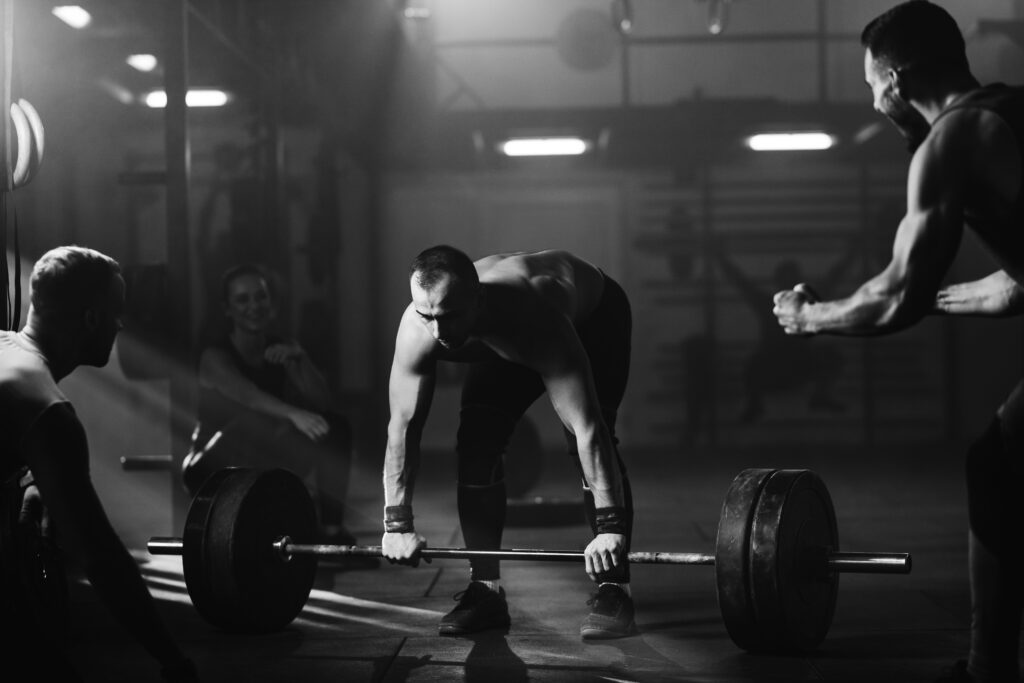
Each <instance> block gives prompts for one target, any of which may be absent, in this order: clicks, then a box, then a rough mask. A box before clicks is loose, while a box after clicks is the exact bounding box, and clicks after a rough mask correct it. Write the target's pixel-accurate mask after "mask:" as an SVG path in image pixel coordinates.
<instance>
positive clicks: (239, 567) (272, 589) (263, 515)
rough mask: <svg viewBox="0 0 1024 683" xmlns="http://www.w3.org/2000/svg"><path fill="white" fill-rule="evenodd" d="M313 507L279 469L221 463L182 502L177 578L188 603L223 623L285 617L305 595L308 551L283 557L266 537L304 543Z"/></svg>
mask: <svg viewBox="0 0 1024 683" xmlns="http://www.w3.org/2000/svg"><path fill="white" fill-rule="evenodd" d="M315 532H316V509H315V507H314V505H313V501H312V498H311V497H310V495H309V492H308V491H307V490H306V487H305V485H304V484H303V483H302V480H301V479H299V478H298V477H297V476H296V475H294V474H292V473H291V472H288V471H286V470H282V469H274V470H254V469H247V468H227V469H225V470H220V471H218V472H216V473H215V474H214V475H212V476H211V477H210V478H209V479H208V480H207V481H206V482H205V483H204V484H203V486H202V487H201V488H200V490H199V492H198V493H197V494H196V497H195V499H194V500H193V502H192V505H191V506H190V507H189V513H188V517H187V520H186V523H185V535H184V542H183V555H184V556H183V568H184V573H185V583H186V586H187V587H188V591H189V595H190V596H191V598H192V602H193V604H194V605H195V607H196V610H197V611H198V612H199V613H200V614H201V615H202V616H203V618H204V619H206V620H207V621H208V622H210V623H211V624H214V625H216V626H219V627H221V628H224V629H225V630H229V631H236V632H245V633H269V632H273V631H277V630H280V629H282V628H284V627H285V626H287V625H288V624H289V623H291V622H292V621H293V620H294V619H295V617H296V616H298V614H299V612H301V611H302V607H303V606H304V605H305V604H306V601H307V600H308V599H309V593H310V591H311V590H312V588H313V581H314V580H315V578H316V567H317V560H316V556H314V555H303V556H295V557H291V558H289V559H287V560H285V559H284V558H282V557H281V556H280V554H279V553H276V552H275V551H274V548H273V542H274V541H275V540H276V539H278V538H280V537H281V536H284V535H288V536H290V537H291V538H292V539H294V540H295V541H296V542H297V543H311V542H312V541H313V540H314V536H315Z"/></svg>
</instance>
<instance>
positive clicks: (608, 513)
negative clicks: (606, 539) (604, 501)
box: [594, 507, 627, 536]
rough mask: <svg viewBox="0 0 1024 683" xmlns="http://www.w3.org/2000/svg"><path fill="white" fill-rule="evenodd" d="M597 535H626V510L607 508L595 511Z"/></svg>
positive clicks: (622, 508)
mask: <svg viewBox="0 0 1024 683" xmlns="http://www.w3.org/2000/svg"><path fill="white" fill-rule="evenodd" d="M594 517H595V519H596V521H597V533H599V534H622V535H623V536H625V535H626V531H627V529H626V508H624V507H606V508H597V509H596V510H594Z"/></svg>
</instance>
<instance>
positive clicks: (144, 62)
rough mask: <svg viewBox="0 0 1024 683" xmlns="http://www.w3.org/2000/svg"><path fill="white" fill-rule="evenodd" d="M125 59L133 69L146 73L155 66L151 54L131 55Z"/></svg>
mask: <svg viewBox="0 0 1024 683" xmlns="http://www.w3.org/2000/svg"><path fill="white" fill-rule="evenodd" d="M125 61H126V62H128V65H129V66H130V67H132V68H133V69H137V70H139V71H142V72H146V73H148V72H150V71H152V70H153V69H155V68H156V57H155V56H153V55H131V56H129V57H128V59H126V60H125Z"/></svg>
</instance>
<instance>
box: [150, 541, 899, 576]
mask: <svg viewBox="0 0 1024 683" xmlns="http://www.w3.org/2000/svg"><path fill="white" fill-rule="evenodd" d="M146 547H147V548H148V550H149V552H150V554H152V555H181V554H182V551H183V547H184V544H183V542H182V540H181V539H180V538H172V537H155V538H151V539H149V543H148V544H147V545H146ZM274 548H275V550H276V551H277V552H279V553H280V554H282V555H283V556H284V557H288V556H289V555H293V554H294V555H323V556H331V557H345V556H362V557H382V553H381V548H380V546H358V545H323V544H301V543H292V542H291V541H290V539H288V537H287V536H285V537H282V538H280V539H278V540H277V541H276V542H275V543H274ZM420 557H422V558H424V559H429V560H432V559H471V558H474V557H489V558H492V559H498V560H527V561H532V562H578V561H582V560H583V552H582V551H578V550H526V549H516V548H512V549H502V550H470V549H468V548H423V549H421V550H420ZM824 559H825V561H826V563H827V565H828V569H829V570H831V571H836V572H841V573H846V574H909V573H910V569H911V559H910V554H909V553H864V552H839V551H835V552H829V553H826V554H825V558H824ZM629 561H630V563H632V564H686V565H713V564H714V563H715V556H714V555H707V554H703V553H664V552H632V553H629Z"/></svg>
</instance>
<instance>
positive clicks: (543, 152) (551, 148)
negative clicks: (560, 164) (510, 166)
mask: <svg viewBox="0 0 1024 683" xmlns="http://www.w3.org/2000/svg"><path fill="white" fill-rule="evenodd" d="M588 147H589V145H588V144H587V141H586V140H583V139H581V138H574V137H560V138H513V139H511V140H506V141H505V142H503V143H501V144H500V145H499V146H498V149H499V150H500V151H501V153H502V154H504V155H506V156H510V157H544V156H578V155H580V154H583V153H584V152H586V151H587V148H588Z"/></svg>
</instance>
